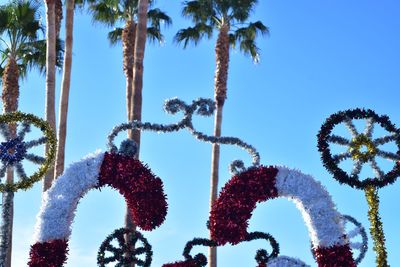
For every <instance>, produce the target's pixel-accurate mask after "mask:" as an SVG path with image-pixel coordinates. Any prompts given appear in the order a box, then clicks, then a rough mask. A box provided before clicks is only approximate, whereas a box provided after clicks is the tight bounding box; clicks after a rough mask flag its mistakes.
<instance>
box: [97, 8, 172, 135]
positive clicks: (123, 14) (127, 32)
mask: <svg viewBox="0 0 400 267" xmlns="http://www.w3.org/2000/svg"><path fill="white" fill-rule="evenodd" d="M138 2H139V1H138V0H111V1H110V0H100V1H95V2H93V3H92V4H91V6H90V10H91V12H92V15H93V20H94V21H95V22H100V23H103V24H105V25H106V26H108V27H114V29H113V30H112V31H110V32H109V33H108V39H109V41H110V43H111V44H112V45H115V44H117V43H119V42H121V41H122V48H123V70H124V74H125V78H126V103H127V117H128V120H132V118H133V106H132V101H133V100H132V98H133V96H132V87H133V85H132V82H133V65H134V58H135V57H134V53H135V42H136V39H137V38H136V32H137V29H136V27H137V23H138V12H139V10H138ZM147 18H148V19H147V20H146V21H148V24H149V25H148V27H146V29H147V37H148V39H149V40H150V41H152V42H155V41H158V42H162V41H163V40H164V37H163V35H162V34H161V24H162V23H163V24H165V25H166V26H168V25H170V24H171V21H172V20H171V18H170V17H169V16H168V15H166V14H165V13H164V12H162V11H161V10H160V9H158V8H154V9H151V10H149V11H148V12H147ZM122 25H123V27H122ZM145 25H146V26H147V23H146V24H145ZM145 40H146V37H145ZM143 50H144V49H143ZM130 137H132V135H131V134H130Z"/></svg>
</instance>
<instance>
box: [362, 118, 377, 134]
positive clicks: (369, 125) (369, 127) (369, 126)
mask: <svg viewBox="0 0 400 267" xmlns="http://www.w3.org/2000/svg"><path fill="white" fill-rule="evenodd" d="M374 125H375V120H374V119H373V118H368V119H366V124H365V129H364V134H365V135H366V136H367V137H368V138H371V136H372V133H373V132H374Z"/></svg>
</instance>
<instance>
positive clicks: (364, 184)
mask: <svg viewBox="0 0 400 267" xmlns="http://www.w3.org/2000/svg"><path fill="white" fill-rule="evenodd" d="M360 119H363V120H366V126H365V129H364V132H363V133H359V132H358V131H357V128H356V127H355V125H354V124H353V121H352V120H360ZM341 123H344V124H345V125H346V127H347V128H348V130H349V131H350V133H351V135H352V140H348V139H346V138H344V137H341V136H337V135H334V134H331V133H332V130H333V128H334V127H335V126H336V125H338V124H341ZM376 123H377V124H379V125H380V126H381V127H382V128H383V129H385V130H386V131H387V132H389V134H388V135H386V136H383V137H379V138H376V139H373V138H372V134H373V131H374V125H375V124H376ZM317 137H318V150H319V151H320V152H321V158H322V162H323V164H324V166H325V167H326V169H327V170H328V171H329V172H331V173H332V174H333V177H334V178H335V179H336V180H338V181H339V182H340V183H346V184H348V185H350V186H351V187H355V188H357V189H362V190H364V193H365V197H366V199H367V203H368V218H369V221H370V224H371V226H370V233H371V236H372V239H373V241H374V247H373V249H374V251H375V253H376V264H377V266H378V267H386V266H388V263H387V252H386V246H385V234H384V232H383V224H382V221H381V217H380V215H379V195H378V189H379V188H381V187H384V186H386V185H388V184H392V183H393V182H394V181H395V180H396V178H397V177H398V176H399V175H400V129H398V128H396V126H395V125H394V124H393V123H392V122H391V121H390V119H389V117H388V116H386V115H382V116H379V115H377V114H376V113H375V112H374V111H372V110H370V109H359V108H357V109H351V110H345V111H340V112H337V113H335V114H333V115H331V116H330V117H329V118H328V119H327V120H326V121H325V123H324V124H323V125H322V126H321V130H320V131H319V133H318V135H317ZM390 142H395V144H396V147H397V151H396V153H393V152H387V151H383V150H381V149H379V146H380V145H383V144H386V143H390ZM329 143H334V144H338V145H342V146H348V147H349V149H348V151H347V152H345V153H342V154H339V155H335V156H332V155H331V153H330V148H329ZM362 147H366V149H367V150H366V151H362V150H361V148H362ZM378 156H379V157H382V158H385V159H388V160H390V161H392V162H394V166H393V169H392V170H390V171H389V172H387V173H384V172H383V170H382V169H381V168H380V167H379V166H378V164H377V162H376V159H375V158H376V157H378ZM348 158H352V160H353V161H354V167H353V170H352V172H351V175H348V174H347V173H346V172H345V171H343V170H342V169H341V168H339V166H338V163H339V162H340V161H342V160H345V159H348ZM366 163H369V164H370V166H371V168H372V170H373V171H374V174H375V177H374V178H367V179H364V180H360V179H359V177H358V175H359V174H360V172H361V168H362V166H363V165H364V164H366Z"/></svg>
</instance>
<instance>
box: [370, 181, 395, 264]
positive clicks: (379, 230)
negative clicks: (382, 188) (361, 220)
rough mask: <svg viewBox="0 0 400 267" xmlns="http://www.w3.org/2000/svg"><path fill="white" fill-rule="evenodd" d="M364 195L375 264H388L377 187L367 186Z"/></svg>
mask: <svg viewBox="0 0 400 267" xmlns="http://www.w3.org/2000/svg"><path fill="white" fill-rule="evenodd" d="M365 197H366V198H367V202H368V218H369V221H370V223H371V227H370V228H369V230H370V233H371V236H372V239H373V240H374V248H373V249H374V251H375V253H376V264H377V266H378V267H386V266H389V265H388V263H387V252H386V247H385V234H384V233H383V225H382V221H381V217H380V215H379V196H378V189H377V188H375V187H373V186H369V187H367V188H366V189H365Z"/></svg>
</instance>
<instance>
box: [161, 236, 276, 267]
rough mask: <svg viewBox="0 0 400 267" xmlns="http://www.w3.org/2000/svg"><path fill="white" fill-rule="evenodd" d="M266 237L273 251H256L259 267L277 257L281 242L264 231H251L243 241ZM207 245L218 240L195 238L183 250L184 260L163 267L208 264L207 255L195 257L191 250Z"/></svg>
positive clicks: (200, 266) (210, 245) (187, 266)
mask: <svg viewBox="0 0 400 267" xmlns="http://www.w3.org/2000/svg"><path fill="white" fill-rule="evenodd" d="M259 239H264V240H266V241H269V243H270V245H271V247H272V252H271V253H270V254H269V253H268V252H267V250H265V249H259V250H258V251H257V253H256V256H255V260H256V261H257V264H258V266H259V267H261V266H266V264H267V262H268V261H269V260H271V259H273V258H276V257H277V256H278V254H279V244H278V242H276V240H275V238H274V237H273V236H272V235H270V234H268V233H262V232H252V233H249V234H248V235H247V236H246V238H245V239H244V240H243V241H246V242H249V241H253V240H259ZM198 245H200V246H207V247H216V246H218V244H217V242H215V241H213V240H210V239H206V238H194V239H193V240H191V241H189V242H188V243H186V246H185V248H184V250H183V256H184V257H185V260H184V261H179V262H175V263H168V264H164V265H163V267H191V266H193V267H204V266H206V265H207V257H206V256H205V255H204V254H202V253H198V254H196V255H195V256H194V257H192V256H191V255H190V252H191V250H192V248H193V247H194V246H198Z"/></svg>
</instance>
